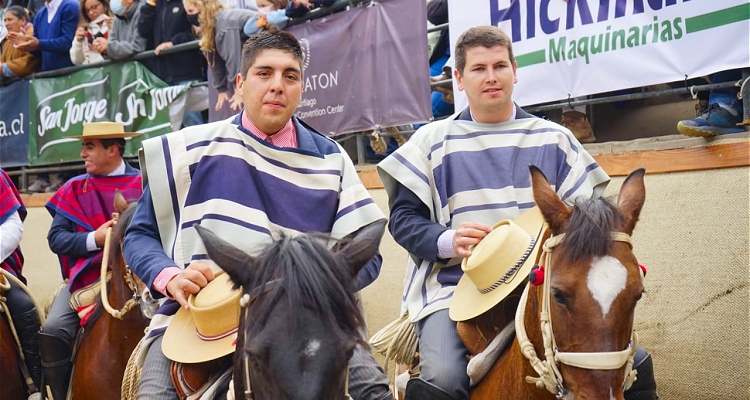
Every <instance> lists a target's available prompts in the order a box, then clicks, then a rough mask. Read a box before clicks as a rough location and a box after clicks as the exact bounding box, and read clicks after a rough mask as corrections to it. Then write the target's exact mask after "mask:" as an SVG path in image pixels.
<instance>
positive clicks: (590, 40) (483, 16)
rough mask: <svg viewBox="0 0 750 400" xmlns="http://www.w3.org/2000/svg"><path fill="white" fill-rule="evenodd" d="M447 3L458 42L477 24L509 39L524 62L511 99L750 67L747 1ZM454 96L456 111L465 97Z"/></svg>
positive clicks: (532, 100)
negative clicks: (463, 34)
mask: <svg viewBox="0 0 750 400" xmlns="http://www.w3.org/2000/svg"><path fill="white" fill-rule="evenodd" d="M448 6H449V12H450V33H451V38H450V39H451V50H453V49H455V44H456V39H457V38H458V36H459V35H460V34H461V33H462V32H464V31H465V30H467V29H468V28H470V27H472V26H478V25H494V26H498V27H500V28H501V29H503V30H504V31H505V32H506V33H507V34H508V35H509V36H510V37H511V39H512V40H513V53H514V55H515V57H516V61H517V62H518V84H516V88H515V90H514V93H513V98H514V100H515V101H516V102H517V103H519V104H520V105H530V104H539V103H545V102H550V101H556V100H561V99H567V98H569V97H571V98H573V97H578V96H584V95H589V94H594V93H603V92H610V91H615V90H620V89H627V88H633V87H640V86H646V85H653V84H659V83H666V82H673V81H681V80H684V79H685V77H686V76H687V77H688V78H695V77H700V76H705V75H708V74H711V73H713V72H717V71H722V70H727V69H733V68H740V67H748V66H750V1H748V0H451V1H449V4H448ZM454 89H456V88H455V83H454ZM459 93H460V94H459ZM456 94H457V96H456V109H457V110H458V109H460V108H463V107H465V106H466V104H467V103H466V99H465V96H464V95H463V93H462V92H458V91H456Z"/></svg>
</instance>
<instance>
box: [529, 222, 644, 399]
mask: <svg viewBox="0 0 750 400" xmlns="http://www.w3.org/2000/svg"><path fill="white" fill-rule="evenodd" d="M610 235H611V237H612V240H613V241H617V242H624V243H627V244H628V246H629V247H630V249H631V250H632V249H633V243H632V242H631V240H630V235H628V234H626V233H623V232H611V233H610ZM564 238H565V234H561V235H556V236H552V237H550V238H549V239H547V240H546V241H545V242H544V245H543V247H542V257H541V259H542V260H543V262H544V265H545V275H546V276H545V279H544V283H543V284H542V305H541V307H542V309H541V312H540V314H539V321H540V325H541V331H542V340H543V342H544V357H545V360H540V359H539V357H537V354H536V351H535V350H534V344H533V343H531V341H530V340H529V337H528V335H527V334H526V327H525V325H524V316H525V314H526V303H527V300H528V296H529V286H531V284H527V285H526V288H525V289H524V291H523V295H522V296H521V300H520V303H519V305H518V312H517V313H516V319H515V325H516V337H517V338H518V344H519V345H520V347H521V352H522V353H523V355H524V356H525V357H526V358H527V359H528V360H529V362H530V363H531V366H532V367H533V368H534V370H535V371H536V373H537V374H539V376H538V377H532V376H527V377H526V381H527V382H529V383H533V384H535V385H536V387H537V388H539V389H542V388H546V389H547V390H548V391H549V392H550V393H552V394H555V395H556V397H557V398H558V399H562V398H564V397H565V396H566V395H567V394H568V391H567V389H565V386H564V384H563V377H562V373H560V369H559V364H565V365H569V366H572V367H576V368H581V369H589V370H616V369H620V368H622V366H623V365H624V366H625V379H624V382H623V389H624V390H627V389H629V388H630V386H632V385H633V382H635V380H636V374H637V372H638V371H637V370H635V369H633V359H634V357H635V352H636V350H637V348H638V335H637V334H636V332H635V331H632V332H631V336H630V343H629V344H628V347H627V348H625V349H624V350H621V351H604V352H592V353H587V352H561V351H559V350H558V348H557V343H556V342H555V335H554V332H553V330H552V320H551V318H550V281H552V279H550V277H551V276H552V273H551V265H552V250H553V249H554V247H555V246H557V245H559V244H560V242H562V240H563V239H564ZM641 279H643V271H642V270H641Z"/></svg>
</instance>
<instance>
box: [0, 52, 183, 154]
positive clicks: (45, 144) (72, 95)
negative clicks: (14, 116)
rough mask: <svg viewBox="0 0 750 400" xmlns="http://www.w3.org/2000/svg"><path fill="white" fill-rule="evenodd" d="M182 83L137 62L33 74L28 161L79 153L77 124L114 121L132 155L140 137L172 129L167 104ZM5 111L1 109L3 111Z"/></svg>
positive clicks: (127, 151) (172, 99) (174, 97)
mask: <svg viewBox="0 0 750 400" xmlns="http://www.w3.org/2000/svg"><path fill="white" fill-rule="evenodd" d="M187 88H188V87H187V86H186V85H184V86H167V85H166V84H165V83H164V82H162V81H161V80H159V78H157V77H156V76H154V75H153V74H152V73H151V72H150V71H149V70H148V69H146V67H144V66H143V65H141V64H140V63H137V62H129V63H124V64H116V65H110V66H106V67H101V68H91V69H86V70H82V71H78V72H76V73H73V74H71V75H68V76H65V77H60V78H47V79H35V80H33V81H32V82H31V84H30V90H29V92H30V94H29V100H30V103H26V104H31V105H33V107H34V108H33V110H31V111H30V113H31V118H30V124H31V126H32V127H34V130H33V132H31V134H30V135H29V151H28V153H29V162H30V164H31V165H45V164H53V163H60V162H67V161H77V160H79V159H80V152H81V142H80V141H79V140H76V139H71V138H69V137H70V136H76V135H81V132H82V129H83V124H84V123H86V122H94V121H115V122H121V123H122V124H123V125H125V131H126V132H140V133H143V135H141V136H138V137H136V138H132V139H128V140H127V145H126V147H125V156H127V157H130V156H136V155H137V153H138V148H139V147H140V143H141V141H143V140H145V139H147V138H149V137H153V136H158V135H161V134H164V133H167V132H171V131H172V126H171V123H170V118H169V107H170V104H172V103H173V102H174V101H175V99H177V98H178V97H180V96H181V95H182V94H183V93H184V92H185V91H186V90H187ZM4 113H5V112H4V111H3V114H4Z"/></svg>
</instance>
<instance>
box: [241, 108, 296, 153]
mask: <svg viewBox="0 0 750 400" xmlns="http://www.w3.org/2000/svg"><path fill="white" fill-rule="evenodd" d="M242 127H243V128H245V129H247V130H248V131H249V132H250V133H251V134H252V135H253V136H255V137H257V138H258V139H260V140H261V141H264V142H268V143H271V144H272V145H274V146H276V147H293V148H297V147H299V145H298V143H297V130H296V129H295V127H294V122H292V119H291V118H290V119H289V121H287V123H286V125H284V127H283V128H281V129H280V130H279V131H278V132H276V133H274V134H273V135H267V134H266V133H264V132H263V131H261V130H260V128H258V127H257V126H255V124H254V123H253V121H251V120H250V118H249V117H248V116H247V113H245V111H244V110H243V111H242Z"/></svg>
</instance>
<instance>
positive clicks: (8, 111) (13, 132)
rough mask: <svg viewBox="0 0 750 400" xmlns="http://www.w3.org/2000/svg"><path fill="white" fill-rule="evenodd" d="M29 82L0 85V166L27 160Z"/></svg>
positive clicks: (14, 165) (16, 164) (29, 128)
mask: <svg viewBox="0 0 750 400" xmlns="http://www.w3.org/2000/svg"><path fill="white" fill-rule="evenodd" d="M30 134H31V125H30V122H29V82H27V81H18V82H15V83H13V84H10V85H8V86H3V87H0V167H3V168H6V167H17V166H22V165H27V164H28V162H29V156H28V153H29V136H30Z"/></svg>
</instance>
